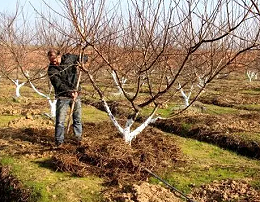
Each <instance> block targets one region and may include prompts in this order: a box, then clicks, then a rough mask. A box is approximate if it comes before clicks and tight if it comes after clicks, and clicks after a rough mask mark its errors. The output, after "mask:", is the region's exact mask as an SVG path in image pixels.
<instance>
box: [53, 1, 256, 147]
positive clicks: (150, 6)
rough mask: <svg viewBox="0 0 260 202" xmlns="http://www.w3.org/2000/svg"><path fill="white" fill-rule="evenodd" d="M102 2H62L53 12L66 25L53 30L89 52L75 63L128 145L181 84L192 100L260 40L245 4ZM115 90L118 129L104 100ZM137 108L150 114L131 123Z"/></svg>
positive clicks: (251, 13) (253, 7)
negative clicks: (120, 112) (121, 111)
mask: <svg viewBox="0 0 260 202" xmlns="http://www.w3.org/2000/svg"><path fill="white" fill-rule="evenodd" d="M105 2H106V1H104V0H98V1H84V0H65V1H60V4H61V6H62V7H63V11H64V13H63V14H62V15H59V16H58V17H61V16H63V17H64V19H66V20H67V23H68V25H70V28H71V29H70V33H67V32H66V29H63V28H62V27H61V26H57V27H56V29H58V30H62V32H63V33H67V34H66V36H68V37H69V39H70V40H72V41H75V43H77V44H79V45H80V46H81V47H82V52H84V50H86V49H85V48H86V47H90V48H91V49H92V54H91V55H90V58H91V59H90V61H89V63H90V66H89V67H88V68H84V64H81V65H80V66H81V67H82V69H83V71H84V72H85V73H86V75H88V77H89V79H90V82H91V84H92V86H93V88H94V89H95V91H96V92H97V94H98V95H99V98H100V99H101V101H102V103H103V105H104V107H105V109H106V112H107V113H108V115H109V117H110V119H111V120H112V122H113V123H114V125H115V126H116V128H117V129H118V131H119V132H120V133H121V134H122V136H123V138H124V139H125V141H126V142H127V143H131V141H132V140H133V138H135V137H136V136H137V135H138V134H139V133H141V131H142V130H143V129H144V128H145V127H146V126H147V125H148V124H149V123H151V122H153V121H156V119H158V118H160V117H157V116H156V111H157V109H158V108H160V107H161V106H163V105H164V104H165V103H167V102H173V101H174V100H175V99H177V97H178V96H176V95H177V94H179V90H180V89H182V90H184V91H186V90H187V89H188V90H189V89H192V92H191V99H190V102H189V105H190V104H192V102H194V101H195V100H196V99H197V98H198V96H199V95H200V93H201V92H202V91H203V90H205V88H206V86H207V84H208V83H210V82H211V81H212V80H213V79H214V78H215V77H216V76H217V75H218V74H220V73H223V72H225V70H228V69H229V68H232V66H233V65H234V61H235V59H236V58H237V57H238V56H239V55H241V54H243V53H244V52H246V51H247V50H250V49H252V48H254V47H256V46H257V45H258V44H257V40H258V39H259V28H260V27H259V22H258V21H257V20H256V19H255V18H256V14H255V13H254V12H252V10H256V7H255V6H254V4H253V3H252V2H250V1H249V2H245V3H246V4H247V6H245V5H240V4H239V2H237V1H223V0H218V1H209V0H204V1H199V0H197V1H188V0H187V1H165V0H158V1H152V0H141V1H137V0H129V1H123V2H122V1H118V2H114V1H113V2H114V3H110V4H106V3H105ZM71 30H73V33H74V34H73V35H71ZM82 54H83V53H82ZM122 81H124V82H122ZM180 87H181V88H180ZM118 89H119V91H120V96H121V98H122V97H123V99H121V98H120V100H119V99H118V100H117V101H118V102H119V101H120V102H122V103H124V105H126V106H129V107H130V108H131V111H129V114H128V115H126V118H125V124H124V126H122V123H121V122H120V123H119V121H118V120H117V117H115V115H113V114H112V112H111V110H110V108H109V105H108V103H107V101H108V100H109V99H117V98H116V97H113V98H112V95H114V94H113V92H115V91H117V92H118ZM143 109H147V110H148V111H150V114H149V115H147V116H146V118H145V119H144V121H143V122H142V123H140V125H139V126H137V127H135V128H134V126H133V124H134V123H135V122H136V119H137V117H138V116H139V115H140V112H142V111H143ZM132 128H133V129H132Z"/></svg>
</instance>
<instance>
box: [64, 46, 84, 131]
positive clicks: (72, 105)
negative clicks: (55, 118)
mask: <svg viewBox="0 0 260 202" xmlns="http://www.w3.org/2000/svg"><path fill="white" fill-rule="evenodd" d="M83 53H84V49H83V50H81V52H80V54H79V62H80V64H79V65H82V67H81V68H78V69H79V76H78V81H77V85H76V91H78V89H79V83H80V79H81V74H82V69H84V62H82V61H83ZM76 99H77V97H76V98H73V100H72V104H71V107H70V113H69V118H68V124H67V130H66V134H67V135H68V134H69V131H70V126H71V120H72V115H73V111H74V108H75V102H76Z"/></svg>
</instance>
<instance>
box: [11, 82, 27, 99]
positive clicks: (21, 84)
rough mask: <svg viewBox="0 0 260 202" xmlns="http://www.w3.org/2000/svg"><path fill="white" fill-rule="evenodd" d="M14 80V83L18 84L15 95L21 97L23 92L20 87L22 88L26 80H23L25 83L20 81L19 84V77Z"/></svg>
mask: <svg viewBox="0 0 260 202" xmlns="http://www.w3.org/2000/svg"><path fill="white" fill-rule="evenodd" d="M12 81H13V83H14V84H15V85H16V88H15V96H16V97H20V96H21V94H20V89H21V87H22V86H23V85H24V84H25V83H26V82H23V83H20V84H19V80H18V79H16V80H15V81H14V80H12Z"/></svg>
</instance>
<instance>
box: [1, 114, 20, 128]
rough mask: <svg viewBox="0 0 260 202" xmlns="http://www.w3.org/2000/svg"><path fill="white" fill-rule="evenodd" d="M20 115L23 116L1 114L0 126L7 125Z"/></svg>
mask: <svg viewBox="0 0 260 202" xmlns="http://www.w3.org/2000/svg"><path fill="white" fill-rule="evenodd" d="M18 117H22V116H21V115H1V116H0V127H7V126H8V123H9V122H10V121H12V120H14V119H16V118H18Z"/></svg>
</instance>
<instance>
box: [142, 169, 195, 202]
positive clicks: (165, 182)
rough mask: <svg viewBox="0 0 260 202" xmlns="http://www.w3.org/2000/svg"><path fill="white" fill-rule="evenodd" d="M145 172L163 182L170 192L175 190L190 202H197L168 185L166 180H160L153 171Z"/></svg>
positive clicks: (147, 170)
mask: <svg viewBox="0 0 260 202" xmlns="http://www.w3.org/2000/svg"><path fill="white" fill-rule="evenodd" d="M144 170H145V171H146V172H148V173H149V174H151V175H152V176H154V177H155V178H156V179H158V180H160V181H161V182H163V183H164V184H165V185H167V186H168V187H169V188H170V190H173V191H175V192H177V193H179V194H180V195H181V196H183V197H184V198H185V199H186V200H187V201H188V202H196V201H194V200H192V199H191V198H189V197H187V196H186V195H185V194H184V193H182V192H181V191H179V190H178V189H176V188H175V187H174V186H172V185H171V184H170V183H168V182H167V181H165V180H164V179H162V178H160V177H159V176H158V175H156V174H155V173H153V172H152V171H150V170H149V169H147V168H144Z"/></svg>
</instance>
